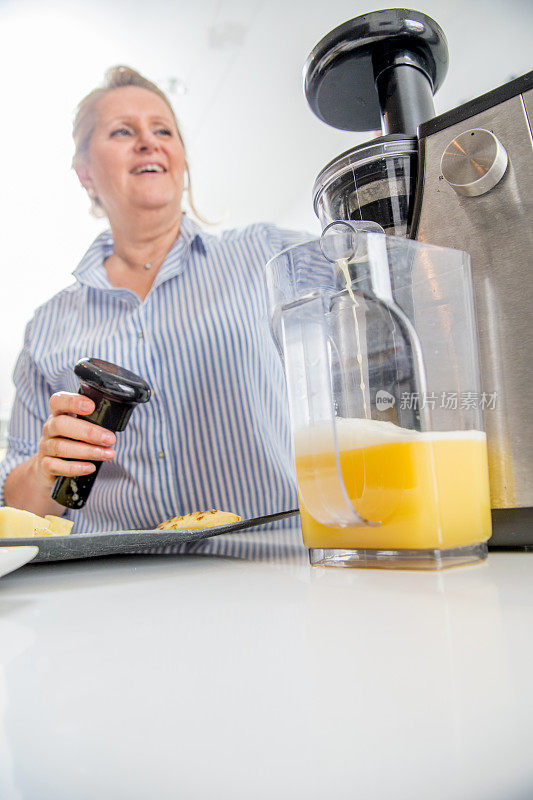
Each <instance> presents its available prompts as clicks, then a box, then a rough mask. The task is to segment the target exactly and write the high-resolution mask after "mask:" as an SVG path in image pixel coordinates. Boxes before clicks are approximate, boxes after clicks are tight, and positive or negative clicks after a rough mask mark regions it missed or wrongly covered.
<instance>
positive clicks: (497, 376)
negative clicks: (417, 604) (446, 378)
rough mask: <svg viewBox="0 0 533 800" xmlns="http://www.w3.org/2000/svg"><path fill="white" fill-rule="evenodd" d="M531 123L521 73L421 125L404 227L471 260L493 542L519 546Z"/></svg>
mask: <svg viewBox="0 0 533 800" xmlns="http://www.w3.org/2000/svg"><path fill="white" fill-rule="evenodd" d="M532 115H533V73H529V74H528V75H525V76H523V77H522V78H518V79H517V80H515V81H512V82H510V83H508V84H506V85H505V86H502V87H500V88H499V89H496V90H495V91H493V92H489V93H488V94H486V95H484V96H483V97H480V98H477V99H476V100H473V101H472V102H471V103H466V104H465V105H464V106H461V107H459V108H456V109H453V110H452V111H450V112H448V113H446V114H442V115H441V116H439V117H436V118H434V119H432V120H430V121H429V122H426V123H424V124H422V125H421V126H420V129H419V138H420V163H419V177H418V186H417V196H416V199H415V204H414V215H413V220H412V225H411V236H412V237H413V238H416V239H419V240H420V241H424V242H430V243H431V244H440V245H446V246H447V247H453V248H457V249H459V250H466V251H468V252H469V253H470V255H471V258H472V275H473V279H474V292H475V299H476V310H477V319H478V335H479V344H480V356H481V379H482V384H483V390H484V391H485V392H486V393H487V395H488V396H490V398H491V399H490V400H489V402H488V404H487V406H486V408H485V426H486V429H487V441H488V445H489V468H490V484H491V503H492V507H493V510H494V513H493V521H494V524H495V540H496V541H500V539H501V538H502V536H503V538H504V539H505V541H508V540H509V541H510V538H509V537H511V538H513V537H514V539H513V541H516V542H517V543H518V541H519V540H521V541H523V543H524V544H527V543H529V544H533V458H532V443H533V359H532V357H531V324H532V321H533V270H532V265H533V224H532V216H533V214H532V211H533V191H532V187H533V157H532V156H533V153H532V144H533V139H532V120H533V116H532ZM478 139H479V142H478ZM458 140H459V141H458ZM467 148H469V149H467ZM457 152H458V155H455V153H457ZM502 152H503V154H505V155H504V157H503V160H502ZM447 158H448V159H453V171H452V170H451V167H450V164H449V163H448V164H447V163H446V161H447ZM499 159H500V161H501V163H500V165H498V160H499ZM502 170H503V174H502V175H501V177H499V178H498V176H499V173H501V172H502ZM476 184H477V185H476ZM491 184H493V185H492V186H491ZM517 523H521V525H520V528H521V530H520V532H518V529H517V530H516V533H514V534H513V531H512V528H513V526H516V525H517Z"/></svg>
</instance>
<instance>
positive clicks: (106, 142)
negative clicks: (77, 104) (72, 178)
mask: <svg viewBox="0 0 533 800" xmlns="http://www.w3.org/2000/svg"><path fill="white" fill-rule="evenodd" d="M96 118H97V121H96V125H95V128H94V130H93V134H92V136H91V140H90V143H89V150H88V158H87V160H86V162H85V164H84V165H83V166H82V167H80V169H78V170H77V172H78V176H79V178H80V180H81V182H82V184H83V185H84V186H85V188H86V189H88V190H91V189H92V190H93V191H94V193H95V194H96V196H97V197H98V198H99V199H100V202H101V204H102V206H103V207H104V210H105V211H106V213H107V215H108V217H109V218H110V219H112V218H113V217H114V216H116V215H120V214H124V213H128V212H132V211H139V210H142V209H145V210H156V209H160V208H161V209H162V208H165V207H167V208H169V209H172V208H174V207H175V209H176V212H179V211H180V209H181V196H182V193H183V176H184V171H185V152H184V149H183V144H182V142H181V139H180V137H179V134H178V131H177V129H176V124H175V122H174V119H173V117H172V113H171V111H170V109H169V107H168V106H167V104H166V103H165V102H164V100H162V99H161V98H160V97H159V96H158V95H156V94H154V92H151V91H149V90H148V89H141V88H139V87H137V86H124V87H121V88H120V89H113V90H112V91H110V92H108V93H107V94H106V95H104V96H103V97H102V98H101V99H100V100H99V101H98V103H97V105H96Z"/></svg>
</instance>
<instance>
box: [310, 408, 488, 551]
mask: <svg viewBox="0 0 533 800" xmlns="http://www.w3.org/2000/svg"><path fill="white" fill-rule="evenodd" d="M324 434H325V429H324V428H322V429H321V427H320V426H317V427H316V428H314V429H308V430H307V431H305V432H300V434H299V435H297V436H296V441H295V449H296V471H297V476H298V488H299V493H300V513H301V522H302V531H303V538H304V543H305V545H306V546H307V547H309V548H323V549H330V548H331V549H336V548H339V549H346V550H356V549H390V550H405V549H419V550H425V549H430V550H433V549H438V550H441V549H447V548H456V547H462V546H465V545H471V544H476V543H479V542H484V541H486V540H487V539H488V538H489V537H490V535H491V515H490V498H489V478H488V467H487V444H486V436H485V434H484V433H483V432H482V431H447V432H438V431H431V432H422V433H421V432H418V431H412V430H407V429H405V428H400V427H398V426H397V425H394V424H393V423H391V422H381V421H377V420H364V419H361V420H358V419H339V420H337V438H338V444H339V461H340V468H341V472H342V477H343V481H344V485H345V488H346V492H347V494H348V497H349V498H350V500H351V502H352V504H353V506H354V508H355V509H356V511H357V512H358V513H359V514H360V515H361V516H362V517H364V518H365V519H368V520H372V521H374V522H380V523H381V524H380V525H379V526H376V527H366V526H354V527H333V526H332V527H330V526H329V524H328V525H324V524H319V523H318V522H316V521H315V520H314V519H313V518H312V517H311V515H310V514H309V512H308V511H307V509H306V497H307V498H308V505H309V507H310V508H313V507H315V508H316V505H315V506H313V504H314V503H316V496H317V493H316V488H317V486H316V479H315V475H317V474H318V475H320V470H321V465H322V466H323V467H324V469H327V462H328V460H329V463H330V464H331V458H332V456H331V452H330V453H328V452H326V451H325V449H324V447H325V446H326V447H327V445H326V442H325V435H324ZM322 488H324V486H322Z"/></svg>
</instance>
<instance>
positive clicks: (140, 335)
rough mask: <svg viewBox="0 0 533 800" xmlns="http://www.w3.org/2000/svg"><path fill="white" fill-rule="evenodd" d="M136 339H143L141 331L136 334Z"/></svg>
mask: <svg viewBox="0 0 533 800" xmlns="http://www.w3.org/2000/svg"><path fill="white" fill-rule="evenodd" d="M137 339H144V333H143V332H142V331H139V333H138V334H137Z"/></svg>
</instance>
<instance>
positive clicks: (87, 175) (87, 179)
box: [74, 162, 96, 196]
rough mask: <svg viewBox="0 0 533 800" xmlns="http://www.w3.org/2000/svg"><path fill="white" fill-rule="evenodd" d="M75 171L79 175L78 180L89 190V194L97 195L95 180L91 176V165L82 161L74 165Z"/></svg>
mask: <svg viewBox="0 0 533 800" xmlns="http://www.w3.org/2000/svg"><path fill="white" fill-rule="evenodd" d="M74 171H75V173H76V175H77V176H78V180H79V182H80V183H81V185H82V186H83V188H84V189H86V190H87V192H88V193H89V196H92V195H95V194H96V193H95V191H94V182H93V179H92V177H91V171H90V169H89V165H88V164H86V163H85V162H80V163H79V164H76V166H75V167H74Z"/></svg>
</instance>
